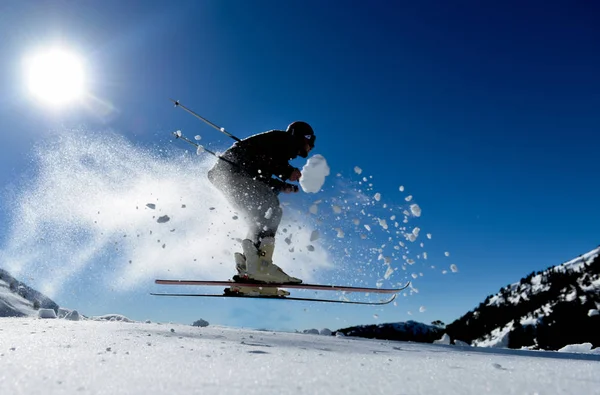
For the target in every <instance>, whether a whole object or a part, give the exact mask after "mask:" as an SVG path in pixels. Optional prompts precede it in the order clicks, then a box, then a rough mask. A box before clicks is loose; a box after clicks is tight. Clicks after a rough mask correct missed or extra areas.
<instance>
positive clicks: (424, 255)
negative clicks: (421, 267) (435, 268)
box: [423, 252, 427, 260]
mask: <svg viewBox="0 0 600 395" xmlns="http://www.w3.org/2000/svg"><path fill="white" fill-rule="evenodd" d="M423 259H425V260H427V253H426V252H424V253H423Z"/></svg>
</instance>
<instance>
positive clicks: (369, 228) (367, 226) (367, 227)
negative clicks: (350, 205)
mask: <svg viewBox="0 0 600 395" xmlns="http://www.w3.org/2000/svg"><path fill="white" fill-rule="evenodd" d="M364 227H365V229H366V230H368V231H369V232H370V231H371V227H370V226H369V225H367V224H365V225H364Z"/></svg>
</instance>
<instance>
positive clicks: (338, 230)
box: [335, 228, 345, 239]
mask: <svg viewBox="0 0 600 395" xmlns="http://www.w3.org/2000/svg"><path fill="white" fill-rule="evenodd" d="M335 230H336V231H337V237H339V238H340V239H343V238H344V236H345V234H344V231H343V230H342V228H335Z"/></svg>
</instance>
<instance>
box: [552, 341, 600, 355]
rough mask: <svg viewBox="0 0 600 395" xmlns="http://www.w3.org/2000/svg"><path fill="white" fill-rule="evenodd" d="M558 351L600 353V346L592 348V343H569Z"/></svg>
mask: <svg viewBox="0 0 600 395" xmlns="http://www.w3.org/2000/svg"><path fill="white" fill-rule="evenodd" d="M558 352H570V353H582V354H598V355H600V348H598V347H597V348H594V349H592V343H582V344H569V345H568V346H564V347H563V348H561V349H560V350H558Z"/></svg>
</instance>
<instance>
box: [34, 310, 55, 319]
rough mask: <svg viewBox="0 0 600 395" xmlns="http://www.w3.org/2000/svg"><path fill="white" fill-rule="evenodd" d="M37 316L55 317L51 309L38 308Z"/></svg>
mask: <svg viewBox="0 0 600 395" xmlns="http://www.w3.org/2000/svg"><path fill="white" fill-rule="evenodd" d="M38 317H40V318H56V311H54V310H52V309H40V310H39V311H38Z"/></svg>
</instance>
